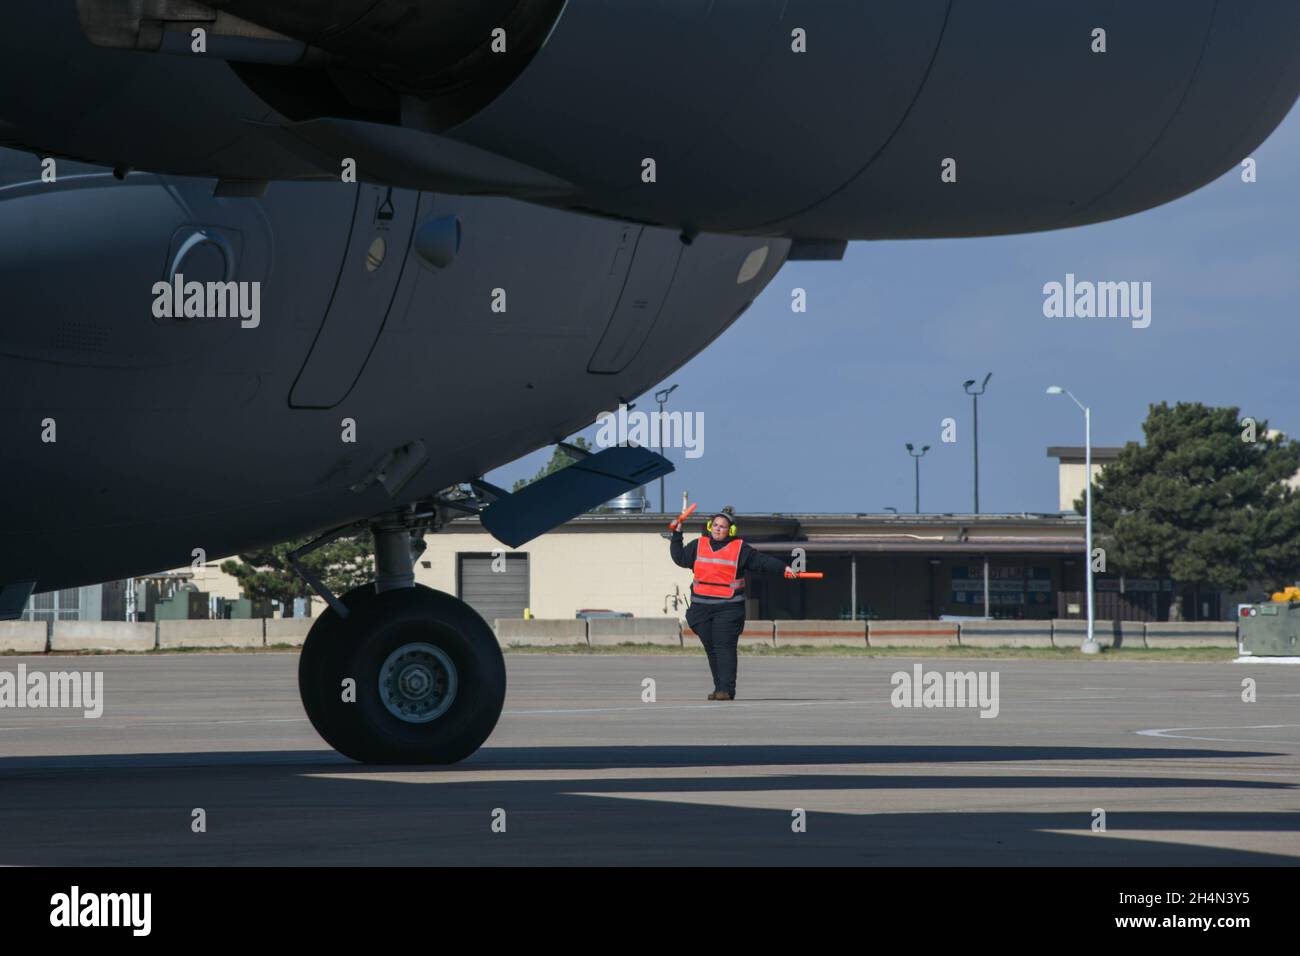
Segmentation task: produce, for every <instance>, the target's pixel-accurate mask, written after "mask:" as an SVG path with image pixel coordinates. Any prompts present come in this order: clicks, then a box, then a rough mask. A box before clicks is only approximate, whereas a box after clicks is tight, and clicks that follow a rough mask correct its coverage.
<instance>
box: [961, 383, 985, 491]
mask: <svg viewBox="0 0 1300 956" xmlns="http://www.w3.org/2000/svg"><path fill="white" fill-rule="evenodd" d="M992 377H993V373H992V372H989V373H988V374H987V375H985V376H984V381H983V382H981V383H980V387H979V391H978V392H973V391H971V386H972V385H974V384H975V379H973V378H971V379H967V380H966V381H964V382H962V384H961V387H962V388H963V389H964V390H965V392H966V394H967V395H969V396H970V397H971V402H972V404H974V406H975V514H979V513H980V396H981V395H983V394H984V389H986V388H988V386H989V379H991V378H992Z"/></svg>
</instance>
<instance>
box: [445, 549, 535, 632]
mask: <svg viewBox="0 0 1300 956" xmlns="http://www.w3.org/2000/svg"><path fill="white" fill-rule="evenodd" d="M456 596H457V597H459V598H460V599H461V600H462V601H464V602H465V603H466V604H468V605H469V606H470V607H472V608H473V609H474V610H476V611H478V613H479V614H480V615H482V617H483V619H484V620H485V621H487V622H488V623H489V624H491V623H492V622H493V620H495V619H496V618H499V617H502V618H521V617H523V616H524V608H526V607H528V606H529V603H528V555H526V554H505V553H502V552H498V553H497V554H495V555H493V554H490V553H480V554H458V555H456Z"/></svg>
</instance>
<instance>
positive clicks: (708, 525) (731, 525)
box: [704, 511, 736, 538]
mask: <svg viewBox="0 0 1300 956" xmlns="http://www.w3.org/2000/svg"><path fill="white" fill-rule="evenodd" d="M714 518H726V519H727V526H728V530H727V537H729V538H734V537H735V536H736V522H734V521H732V520H731V515H729V514H727V513H726V512H725V511H719V512H718V513H717V514H715V515H713V516H712V517H710V518H709V520H708V521H706V522H704V533H705V534H706V535H707V534H711V533H712V531H713V519H714Z"/></svg>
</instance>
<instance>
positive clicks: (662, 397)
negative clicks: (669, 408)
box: [655, 385, 677, 514]
mask: <svg viewBox="0 0 1300 956" xmlns="http://www.w3.org/2000/svg"><path fill="white" fill-rule="evenodd" d="M675 391H677V386H676V385H674V386H672V387H671V388H661V389H660V390H659V391H657V392H655V401H656V402H658V403H659V454H661V455H662V454H663V453H664V404H665V403H666V402H667V401H668V396H669V395H671V394H672V393H673V392H675ZM664 512H665V508H664V476H663V475H660V476H659V513H660V514H664Z"/></svg>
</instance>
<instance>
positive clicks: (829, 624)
mask: <svg viewBox="0 0 1300 956" xmlns="http://www.w3.org/2000/svg"><path fill="white" fill-rule="evenodd" d="M776 646H777V647H836V646H839V647H866V646H867V622H866V621H777V622H776Z"/></svg>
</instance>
